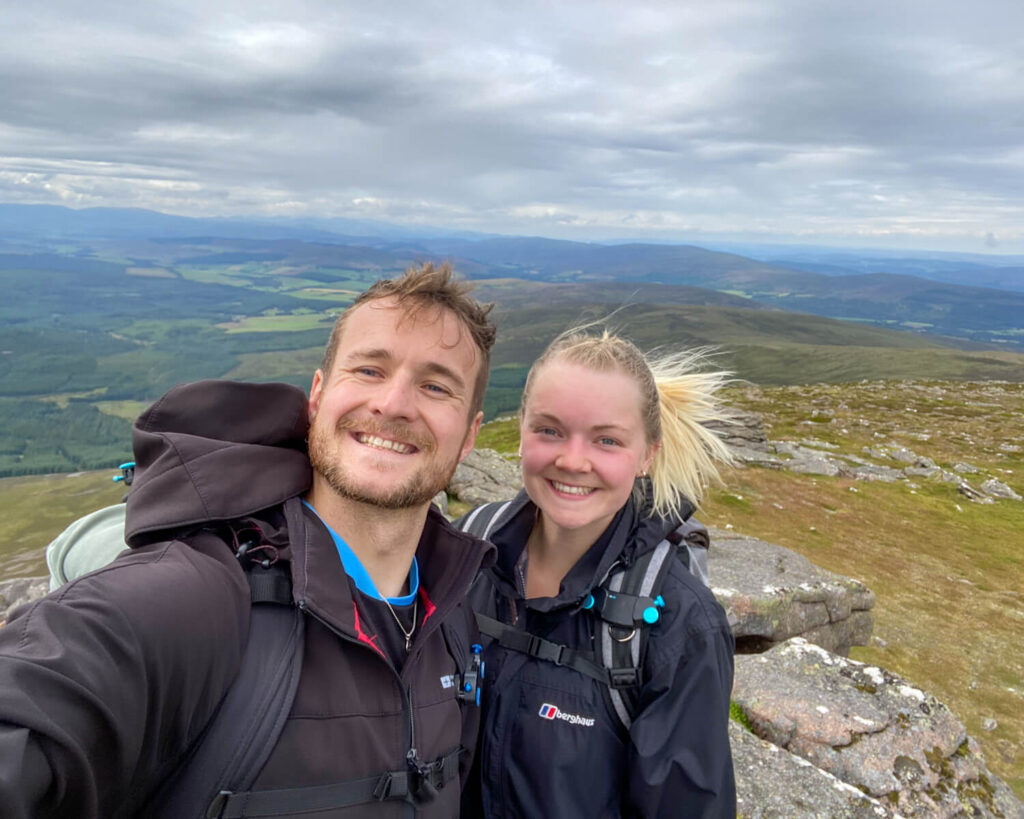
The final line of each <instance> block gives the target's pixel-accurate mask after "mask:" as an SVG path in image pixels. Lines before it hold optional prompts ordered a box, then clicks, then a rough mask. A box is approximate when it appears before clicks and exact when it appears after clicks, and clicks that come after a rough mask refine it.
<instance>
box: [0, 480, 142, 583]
mask: <svg viewBox="0 0 1024 819" xmlns="http://www.w3.org/2000/svg"><path fill="white" fill-rule="evenodd" d="M115 471H116V470H101V471H98V472H79V473H77V474H74V475H37V476H33V477H29V478H3V479H0V505H2V507H3V509H4V514H3V515H0V559H2V561H3V567H4V569H3V573H2V576H3V577H4V578H10V577H36V576H39V575H44V574H48V572H47V569H46V559H45V557H44V555H43V547H44V546H46V544H47V543H49V542H50V541H51V540H53V538H54V537H56V536H57V535H58V534H60V532H61V531H62V530H63V529H64V527H65V526H67V525H68V524H69V523H71V521H73V520H75V519H77V518H80V517H81V516H82V515H87V514H88V513H89V512H92V511H94V510H96V509H99V508H101V507H103V506H109V505H110V504H113V503H118V502H119V501H120V500H121V497H122V496H123V495H124V487H123V486H122V485H121V484H117V483H114V482H113V481H112V480H111V478H112V477H113V475H114V474H115Z"/></svg>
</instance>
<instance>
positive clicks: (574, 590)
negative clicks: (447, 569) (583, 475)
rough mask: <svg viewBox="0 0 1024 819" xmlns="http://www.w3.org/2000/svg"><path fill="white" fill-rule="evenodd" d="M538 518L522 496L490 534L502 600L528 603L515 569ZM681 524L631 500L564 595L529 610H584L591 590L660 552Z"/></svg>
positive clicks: (576, 569)
mask: <svg viewBox="0 0 1024 819" xmlns="http://www.w3.org/2000/svg"><path fill="white" fill-rule="evenodd" d="M537 514H538V510H537V507H536V505H535V504H534V503H533V501H531V500H530V497H529V495H527V494H526V491H525V490H520V491H519V493H518V494H517V495H516V497H515V498H514V499H513V500H512V501H511V502H510V505H509V507H508V509H507V510H506V511H505V513H504V514H503V515H502V521H501V522H500V523H499V525H498V526H497V527H496V528H495V529H494V531H492V532H491V534H490V540H491V542H492V543H494V545H495V546H496V547H497V549H498V558H497V561H496V563H495V565H494V567H493V568H492V569H491V576H492V578H493V579H494V582H495V584H496V585H497V586H498V588H499V589H500V591H501V592H502V593H503V594H505V595H509V596H512V597H514V598H515V599H522V597H523V595H522V594H521V593H520V590H519V587H518V584H517V580H516V564H517V563H518V562H519V561H520V560H521V558H522V555H523V550H524V549H525V547H526V540H527V537H528V536H529V534H530V530H531V528H532V527H533V522H534V519H535V518H536V515H537ZM688 516H689V515H687V517H688ZM679 523H680V521H672V520H668V519H665V518H662V517H658V516H655V515H652V514H651V513H650V505H649V503H645V504H643V508H640V507H638V506H637V504H636V502H635V500H634V499H633V498H632V497H631V498H630V499H629V500H628V501H626V504H625V506H623V507H622V509H620V510H619V512H618V514H617V515H616V516H615V518H613V520H612V522H611V523H610V524H609V525H608V528H607V529H605V531H604V532H603V533H602V535H601V537H599V538H598V539H597V541H595V543H594V545H593V546H591V547H590V549H589V550H588V551H587V552H586V553H585V554H584V555H583V556H582V557H581V558H580V559H579V560H578V561H577V562H576V565H575V566H573V567H572V569H570V570H569V573H568V574H567V575H566V576H565V579H564V580H563V581H562V588H561V591H560V592H559V594H558V595H557V596H556V597H545V598H537V599H535V600H531V601H530V607H531V608H533V609H536V610H538V611H550V610H552V609H556V608H560V607H564V606H577V605H579V604H580V602H581V601H582V600H583V598H584V597H585V596H586V595H587V594H588V593H589V592H590V591H591V590H592V589H594V588H595V587H596V586H599V585H600V584H601V582H602V581H603V580H604V579H605V578H606V577H607V576H608V574H609V572H610V571H611V570H612V568H613V567H614V566H615V565H616V564H618V563H622V564H625V565H629V564H630V563H632V562H633V561H634V560H635V559H636V558H637V557H639V556H640V555H642V554H645V553H646V552H648V551H650V550H651V549H653V548H655V547H656V546H657V545H658V543H660V542H661V541H662V540H663V539H664V538H665V536H666V535H667V534H668V533H669V532H671V531H672V530H673V529H675V528H676V527H677V526H678V525H679Z"/></svg>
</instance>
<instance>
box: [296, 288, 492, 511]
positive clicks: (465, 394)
mask: <svg viewBox="0 0 1024 819" xmlns="http://www.w3.org/2000/svg"><path fill="white" fill-rule="evenodd" d="M480 361H481V357H480V355H479V353H478V351H477V349H476V346H475V345H474V343H473V339H472V336H471V335H470V334H469V332H468V331H467V330H465V329H464V328H463V327H462V326H461V325H460V323H459V321H458V319H457V318H456V317H455V316H454V314H452V313H450V312H448V311H446V310H434V309H429V308H428V309H425V310H423V311H422V312H421V313H419V314H417V315H416V316H415V318H411V317H409V316H407V315H406V314H405V313H404V311H403V310H402V309H400V308H399V307H398V306H397V304H396V303H395V301H394V300H392V299H380V300H376V301H370V302H366V303H365V304H362V305H360V306H359V307H357V308H356V309H355V310H353V311H352V312H351V313H350V314H349V316H348V318H347V319H346V322H345V326H344V331H343V333H342V337H341V339H340V341H339V343H338V349H337V355H336V356H335V359H334V363H333V365H332V369H331V372H329V373H322V372H321V371H320V370H317V372H316V375H315V376H314V377H313V386H312V388H311V390H310V397H309V415H310V429H309V457H310V461H311V462H312V464H313V469H314V471H315V472H316V473H317V476H318V477H319V478H321V479H323V480H324V481H325V482H326V483H327V484H328V485H329V486H330V488H331V489H333V490H334V491H335V492H336V493H337V494H339V495H341V496H342V497H345V498H349V499H351V500H356V501H359V502H361V503H368V504H372V505H374V506H380V507H385V508H389V509H403V508H409V507H415V506H420V505H422V504H425V503H428V502H429V501H430V499H431V498H433V497H434V495H436V494H437V493H438V492H440V491H441V490H442V489H444V488H445V486H447V485H448V481H449V479H450V478H451V476H452V473H454V471H455V467H456V466H458V464H459V462H460V461H461V460H462V459H463V458H465V457H466V455H468V454H469V452H470V450H471V449H472V448H473V444H474V442H475V441H476V433H477V431H478V430H479V428H480V420H481V418H482V413H474V414H472V415H471V413H470V408H471V406H472V399H473V395H472V393H473V384H474V381H475V378H476V374H477V368H478V367H479V366H480Z"/></svg>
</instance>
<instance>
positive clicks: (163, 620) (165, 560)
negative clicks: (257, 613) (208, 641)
mask: <svg viewBox="0 0 1024 819" xmlns="http://www.w3.org/2000/svg"><path fill="white" fill-rule="evenodd" d="M248 598H249V586H248V583H247V582H246V580H245V575H244V572H243V571H242V569H241V567H240V566H238V564H237V561H235V559H234V557H233V555H231V552H230V550H228V549H227V547H226V546H225V545H224V543H223V541H220V540H219V539H217V538H216V537H215V536H213V535H208V536H205V535H200V536H197V537H195V538H192V539H190V541H189V542H187V543H186V542H184V541H181V540H171V541H166V542H161V543H155V544H152V545H150V546H145V547H142V548H138V549H133V550H131V551H128V552H124V553H122V554H121V555H120V556H119V557H118V558H117V559H115V560H114V561H112V562H111V563H109V564H107V565H106V566H104V567H102V568H100V569H98V570H96V571H94V572H91V573H89V574H86V575H83V576H82V577H80V578H77V579H76V580H73V581H71V582H70V583H67V584H66V585H64V586H62V587H61V588H59V589H57V590H56V591H54V592H52V593H51V594H50V595H48V596H47V597H45V598H43V599H42V600H41V601H39V604H37V605H44V606H47V607H59V608H60V609H63V610H65V611H66V612H67V613H68V615H67V616H71V617H75V616H83V617H87V618H88V619H91V620H93V621H95V622H96V623H97V625H98V626H99V624H100V623H102V624H103V627H105V628H118V629H121V630H126V631H131V632H133V633H134V634H135V635H136V637H137V638H138V639H140V640H147V639H155V640H161V641H163V642H165V643H168V644H171V645H173V644H174V643H175V642H177V640H176V636H178V635H184V636H185V637H186V638H187V639H194V638H196V637H197V636H200V635H204V634H205V635H208V636H211V637H212V636H215V635H216V634H217V633H218V632H220V631H222V630H225V627H226V630H227V631H228V632H231V633H234V632H235V631H236V630H237V628H238V621H239V620H240V619H241V620H243V621H244V622H245V623H247V622H248ZM228 621H230V623H229V622H228Z"/></svg>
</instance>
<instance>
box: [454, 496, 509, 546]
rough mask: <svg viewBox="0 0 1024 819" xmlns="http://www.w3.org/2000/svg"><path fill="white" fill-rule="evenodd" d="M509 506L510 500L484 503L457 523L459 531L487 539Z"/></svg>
mask: <svg viewBox="0 0 1024 819" xmlns="http://www.w3.org/2000/svg"><path fill="white" fill-rule="evenodd" d="M510 506H512V501H505V502H504V503H500V502H498V503H485V504H484V505H483V506H478V507H477V508H476V509H474V510H473V511H472V512H470V513H469V514H468V515H466V516H465V517H464V518H463V519H462V520H461V521H459V522H458V524H457V525H458V527H459V529H460V530H461V531H463V532H469V534H471V535H476V536H477V537H478V538H481V539H482V540H487V538H488V537H490V535H491V532H493V531H494V529H495V528H496V527H497V525H498V523H500V522H503V521H502V520H501V518H502V516H503V515H504V513H505V512H506V511H507V510H508V508H509V507H510Z"/></svg>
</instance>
